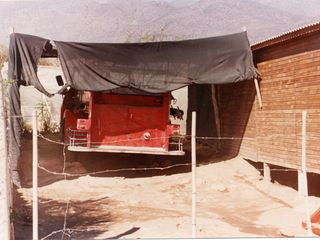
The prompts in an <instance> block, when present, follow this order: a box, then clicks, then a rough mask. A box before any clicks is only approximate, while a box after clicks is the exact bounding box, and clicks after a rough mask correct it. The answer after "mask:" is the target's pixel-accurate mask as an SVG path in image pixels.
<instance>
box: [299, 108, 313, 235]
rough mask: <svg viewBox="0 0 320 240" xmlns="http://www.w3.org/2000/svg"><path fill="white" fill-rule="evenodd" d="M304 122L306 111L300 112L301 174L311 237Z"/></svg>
mask: <svg viewBox="0 0 320 240" xmlns="http://www.w3.org/2000/svg"><path fill="white" fill-rule="evenodd" d="M306 120H307V111H303V112H302V164H301V168H302V173H303V180H304V198H305V203H306V214H307V227H308V234H309V235H312V229H311V219H310V209H309V196H308V195H309V194H308V179H307V168H306V146H307V144H306V126H307V124H306Z"/></svg>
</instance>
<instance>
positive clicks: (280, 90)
mask: <svg viewBox="0 0 320 240" xmlns="http://www.w3.org/2000/svg"><path fill="white" fill-rule="evenodd" d="M319 39H320V31H316V32H313V33H311V34H306V35H303V36H298V35H297V36H296V37H294V38H292V39H290V40H286V41H283V42H281V43H277V44H273V45H270V46H266V47H264V48H261V49H257V50H255V49H253V54H254V62H255V64H256V66H257V68H258V70H259V72H260V74H261V81H260V91H261V96H262V102H263V108H262V109H260V108H259V104H258V101H257V99H256V97H254V95H255V94H256V92H255V89H254V84H253V82H251V81H247V82H244V83H236V84H228V85H222V86H220V87H219V94H220V98H219V102H220V110H221V122H222V126H221V132H222V136H225V137H229V136H230V137H231V136H233V137H236V136H243V137H252V138H253V139H254V140H253V139H252V140H251V139H243V140H242V141H241V140H238V141H236V140H228V141H225V142H224V145H223V151H224V152H226V153H229V154H238V153H239V154H241V155H242V156H243V157H245V158H248V159H251V160H254V161H259V162H266V163H269V164H273V165H279V166H284V167H288V168H295V169H300V168H301V129H302V119H301V118H302V111H303V110H307V170H308V171H309V172H315V173H320V41H319ZM227 93H228V94H227Z"/></svg>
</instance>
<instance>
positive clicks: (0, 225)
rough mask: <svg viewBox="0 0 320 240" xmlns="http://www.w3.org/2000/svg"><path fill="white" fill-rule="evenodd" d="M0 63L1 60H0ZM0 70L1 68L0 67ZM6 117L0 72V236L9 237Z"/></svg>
mask: <svg viewBox="0 0 320 240" xmlns="http://www.w3.org/2000/svg"><path fill="white" fill-rule="evenodd" d="M0 65H1V61H0ZM0 70H1V68H0ZM6 131H7V127H6V118H5V111H4V96H3V80H2V75H1V72H0V140H1V142H0V144H1V145H0V219H1V221H0V236H1V237H2V239H5V240H9V239H10V211H9V195H11V194H10V189H9V184H10V181H9V165H8V156H7V138H6V135H7V134H6Z"/></svg>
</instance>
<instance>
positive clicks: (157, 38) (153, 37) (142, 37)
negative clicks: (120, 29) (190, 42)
mask: <svg viewBox="0 0 320 240" xmlns="http://www.w3.org/2000/svg"><path fill="white" fill-rule="evenodd" d="M171 23H172V21H171V22H169V23H166V24H165V25H164V26H163V27H162V29H161V31H160V33H155V32H151V31H147V32H145V33H143V34H135V33H130V34H128V35H127V37H126V40H125V42H126V43H130V42H136V43H137V42H162V41H163V40H165V39H171V40H182V39H184V37H185V35H182V36H178V35H173V34H166V33H165V31H166V29H167V27H168V26H169V25H170V24H171Z"/></svg>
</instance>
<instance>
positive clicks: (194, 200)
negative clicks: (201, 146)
mask: <svg viewBox="0 0 320 240" xmlns="http://www.w3.org/2000/svg"><path fill="white" fill-rule="evenodd" d="M191 132H192V133H191V145H192V156H191V158H192V238H196V237H197V216H196V215H197V179H196V177H197V176H196V164H197V160H196V112H192V130H191Z"/></svg>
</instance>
